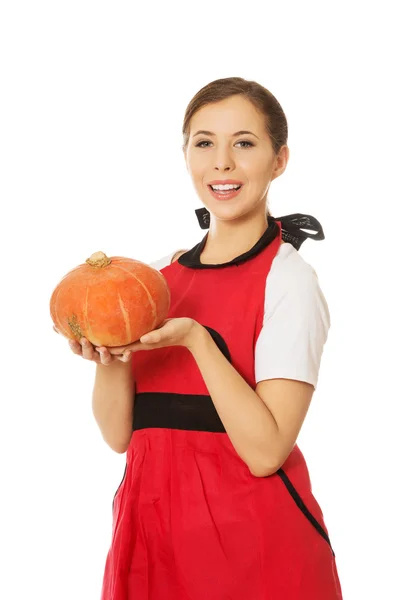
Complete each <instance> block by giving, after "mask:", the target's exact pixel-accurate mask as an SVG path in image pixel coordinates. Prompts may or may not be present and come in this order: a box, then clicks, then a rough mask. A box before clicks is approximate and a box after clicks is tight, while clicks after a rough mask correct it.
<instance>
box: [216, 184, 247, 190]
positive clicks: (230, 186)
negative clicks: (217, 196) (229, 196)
mask: <svg viewBox="0 0 400 600" xmlns="http://www.w3.org/2000/svg"><path fill="white" fill-rule="evenodd" d="M211 187H212V189H213V190H215V191H217V190H237V189H239V188H240V187H241V186H240V185H236V184H235V185H234V184H225V185H212V186H211Z"/></svg>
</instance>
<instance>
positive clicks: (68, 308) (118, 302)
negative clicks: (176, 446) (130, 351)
mask: <svg viewBox="0 0 400 600" xmlns="http://www.w3.org/2000/svg"><path fill="white" fill-rule="evenodd" d="M170 299H171V296H170V291H169V287H168V284H167V281H166V279H165V277H164V276H163V275H162V273H160V272H159V271H157V270H156V269H153V268H152V267H150V266H149V265H147V264H146V263H143V262H140V261H138V260H133V259H130V258H124V257H121V256H113V257H111V258H108V257H107V256H106V255H105V254H104V253H103V252H96V253H95V254H92V256H91V257H90V258H88V259H87V261H86V263H85V264H82V265H79V266H78V267H76V268H75V269H72V271H69V272H68V273H67V274H66V275H65V276H64V277H63V278H62V280H61V281H60V283H59V284H58V285H57V287H56V288H55V290H54V291H53V293H52V295H51V299H50V314H51V318H52V320H53V323H54V326H55V328H56V329H57V331H58V332H59V333H61V334H62V335H64V336H65V337H66V338H68V339H70V340H76V339H77V340H80V338H81V337H85V338H87V339H88V340H89V341H90V342H91V343H92V344H93V345H96V346H109V347H112V346H125V345H126V344H131V343H132V342H135V341H137V340H138V339H139V338H140V337H141V336H142V335H144V334H145V333H148V332H149V331H152V330H153V329H156V328H157V327H158V326H159V325H160V324H161V323H162V322H163V321H164V320H165V319H166V318H167V314H168V311H169V307H170Z"/></svg>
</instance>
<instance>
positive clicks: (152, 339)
mask: <svg viewBox="0 0 400 600" xmlns="http://www.w3.org/2000/svg"><path fill="white" fill-rule="evenodd" d="M198 326H199V323H197V321H195V320H194V319H190V318H189V317H180V318H175V319H166V320H165V321H164V322H163V323H161V325H160V326H159V327H158V328H157V329H154V330H153V331H149V333H146V335H142V337H141V338H140V340H139V341H137V342H133V344H128V345H127V346H118V347H114V348H111V347H107V349H108V351H109V352H110V354H126V353H128V352H136V351H138V350H153V349H155V348H165V347H166V346H185V347H186V348H188V349H190V348H191V345H192V343H193V339H194V336H195V331H196V329H197V328H198ZM102 348H103V347H102V346H101V347H100V346H98V347H97V348H96V350H98V351H100V350H101V349H102Z"/></svg>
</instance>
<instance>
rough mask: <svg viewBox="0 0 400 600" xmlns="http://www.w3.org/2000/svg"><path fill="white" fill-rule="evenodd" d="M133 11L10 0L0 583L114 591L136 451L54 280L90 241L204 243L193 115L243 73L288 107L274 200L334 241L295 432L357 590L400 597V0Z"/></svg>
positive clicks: (150, 249)
mask: <svg viewBox="0 0 400 600" xmlns="http://www.w3.org/2000/svg"><path fill="white" fill-rule="evenodd" d="M138 6H139V7H140V8H135V7H134V3H133V2H118V1H115V0H114V1H113V2H110V1H108V2H105V1H97V2H93V1H88V0H79V2H78V1H76V0H70V1H69V2H54V1H53V2H50V1H48V2H44V1H43V0H37V1H36V2H21V1H18V0H12V1H11V0H9V1H7V0H6V1H5V2H3V3H2V8H1V12H0V52H1V73H0V75H1V94H0V102H1V111H0V119H1V123H0V128H1V129H0V145H1V178H0V185H1V189H0V194H1V195H0V201H1V213H0V214H1V240H0V242H1V273H2V277H1V283H0V285H1V296H0V298H1V316H2V319H1V334H2V336H1V353H2V360H1V380H0V381H1V404H0V407H1V419H0V443H1V449H0V450H1V486H2V488H1V489H2V491H1V495H0V502H1V509H0V519H1V522H0V526H1V530H0V553H1V560H0V572H1V574H0V597H1V598H2V599H4V600H14V599H17V598H18V599H27V598H40V600H50V599H51V600H66V599H68V600H70V599H71V598H74V599H77V600H98V599H99V598H100V589H101V580H102V575H103V568H104V563H105V558H106V553H107V551H108V547H109V543H110V536H111V504H112V499H113V495H114V492H115V490H116V488H117V487H118V485H119V482H120V480H121V478H122V475H123V470H124V466H125V456H124V455H118V454H115V453H113V451H112V450H111V449H110V448H108V446H106V444H105V443H104V442H103V440H102V438H101V434H100V432H99V430H98V429H97V426H96V424H95V421H94V418H93V416H92V412H91V393H92V385H93V376H94V369H95V367H94V364H91V363H89V362H86V361H83V360H82V359H80V358H78V357H76V356H74V355H73V354H72V353H71V352H70V350H69V348H68V346H67V344H66V342H65V341H64V340H63V338H61V337H60V336H57V335H56V334H55V333H54V332H53V330H52V323H51V320H50V316H49V308H48V305H49V299H50V295H51V292H52V290H53V288H54V287H55V285H56V284H57V283H58V281H59V280H60V278H61V277H62V276H63V275H64V274H65V273H66V272H67V271H69V270H70V269H71V268H73V267H75V266H76V265H78V264H81V263H83V262H84V261H85V259H86V258H87V257H88V256H90V255H91V254H92V253H93V252H95V251H97V250H102V251H104V252H106V253H107V254H108V255H113V254H118V255H125V256H129V257H132V258H136V259H139V260H143V261H145V262H150V261H153V260H156V259H158V258H160V257H162V256H164V255H165V254H167V253H169V252H172V251H173V250H178V249H180V248H191V247H192V246H194V245H195V244H196V243H198V242H199V241H200V239H202V237H203V235H204V232H203V231H202V230H201V229H200V228H199V227H198V224H197V220H196V218H195V214H194V209H195V208H197V207H199V206H201V203H200V201H199V199H198V198H197V197H196V195H195V191H194V188H193V186H192V184H191V181H190V178H189V175H188V174H187V171H186V168H185V165H184V160H183V155H182V152H181V144H182V136H181V126H182V121H183V116H184V111H185V108H186V106H187V104H188V103H189V101H190V99H191V98H192V96H193V95H194V94H195V93H196V92H197V91H198V90H199V89H200V88H201V87H203V86H204V85H205V84H207V83H209V82H210V81H212V80H214V79H217V78H221V77H231V76H240V77H244V78H247V79H254V80H256V81H258V82H259V83H261V84H262V85H264V86H265V87H267V88H268V89H270V90H271V92H272V93H273V94H274V95H275V96H276V97H277V98H278V100H279V101H280V103H281V104H282V107H283V109H284V111H285V113H286V116H287V118H288V123H289V147H290V151H291V156H290V161H289V165H288V168H287V169H286V172H285V173H284V175H283V176H282V177H281V178H279V179H278V180H276V181H274V182H273V183H272V186H271V190H270V196H269V198H270V207H271V211H272V214H273V215H275V216H280V215H284V214H289V213H292V212H304V213H308V214H312V215H314V216H315V217H317V218H318V219H319V220H320V221H321V223H322V224H323V227H324V230H325V234H326V240H325V241H324V242H313V241H308V242H306V243H305V244H304V246H303V248H302V250H301V254H302V255H303V257H304V258H305V259H306V260H307V261H308V262H310V263H311V264H312V265H313V266H314V268H315V269H316V271H317V273H318V276H319V279H320V283H321V287H322V289H323V291H324V293H325V295H326V297H327V300H328V304H329V307H330V311H331V317H332V328H331V331H330V336H329V340H328V343H327V345H326V349H325V352H324V356H323V359H322V366H321V371H320V382H319V387H318V390H317V392H316V393H315V395H314V398H313V402H312V405H311V409H310V412H309V414H308V416H307V419H306V422H305V424H304V427H303V430H302V432H301V434H300V439H299V445H300V448H301V449H302V451H303V453H304V454H305V457H306V460H307V462H308V465H309V469H310V473H311V478H312V481H313V490H314V494H315V496H316V497H317V499H318V501H319V503H320V505H321V507H322V509H323V512H324V517H325V520H326V523H327V526H328V529H329V532H330V537H331V541H332V545H333V547H334V549H335V552H336V556H337V565H338V569H339V574H340V578H341V581H342V587H343V595H344V598H345V599H346V600H358V599H360V600H367V599H373V600H377V599H378V598H379V599H384V600H391V599H396V598H399V597H400V587H399V579H398V562H399V552H398V537H399V518H398V506H399V500H400V498H399V494H398V492H397V491H395V483H396V478H397V475H398V461H399V452H398V446H397V436H398V422H397V419H396V416H395V415H396V414H398V411H397V407H398V403H399V400H400V393H399V386H398V382H399V378H398V372H399V361H398V358H399V352H398V343H399V341H398V340H399V319H398V308H399V293H398V291H396V288H397V287H398V273H399V267H398V262H399V261H398V258H399V255H398V235H399V234H398V231H399V230H398V220H399V216H400V213H399V207H398V204H399V185H398V177H399V168H398V163H399V158H400V156H399V151H398V144H399V104H400V103H399V100H400V98H399V94H398V92H397V89H396V88H397V84H398V64H397V59H396V54H397V55H398V52H399V49H400V48H399V44H398V42H396V36H397V35H398V30H397V25H396V19H395V18H394V7H395V2H382V1H381V2H379V3H378V2H377V3H375V4H374V3H371V2H363V3H361V2H360V3H358V2H342V3H338V2H334V3H331V4H328V3H326V2H292V3H289V2H280V3H279V2H274V3H268V2H265V1H263V2H259V3H256V2H252V1H247V2H245V3H243V2H232V1H230V2H212V3H206V2H203V3H202V4H199V3H194V2H193V3H191V2H186V3H182V4H181V5H179V4H174V3H170V2H167V3H161V2H159V3H152V4H149V5H147V6H146V8H144V7H143V3H140V4H139V5H138ZM397 487H398V486H397ZM221 600H222V599H221ZM321 600H323V599H321Z"/></svg>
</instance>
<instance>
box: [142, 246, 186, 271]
mask: <svg viewBox="0 0 400 600" xmlns="http://www.w3.org/2000/svg"><path fill="white" fill-rule="evenodd" d="M185 252H187V250H174V252H170V253H169V254H166V255H165V256H163V257H162V258H159V259H158V260H155V261H153V262H151V263H149V266H150V267H153V269H157V270H158V271H161V269H164V267H168V265H170V264H172V263H173V262H175V261H176V260H178V258H179V257H180V256H182V254H185Z"/></svg>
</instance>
